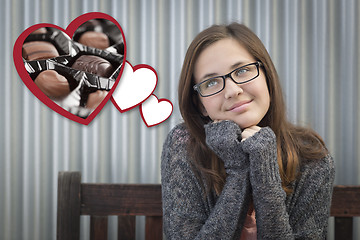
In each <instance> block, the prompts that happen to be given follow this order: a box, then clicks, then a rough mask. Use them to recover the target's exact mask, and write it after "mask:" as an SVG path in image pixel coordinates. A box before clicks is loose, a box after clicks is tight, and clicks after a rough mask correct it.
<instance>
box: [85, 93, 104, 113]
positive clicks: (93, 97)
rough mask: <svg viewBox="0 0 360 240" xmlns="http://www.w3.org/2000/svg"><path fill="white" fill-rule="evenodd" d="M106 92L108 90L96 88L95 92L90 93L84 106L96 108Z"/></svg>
mask: <svg viewBox="0 0 360 240" xmlns="http://www.w3.org/2000/svg"><path fill="white" fill-rule="evenodd" d="M107 94H108V92H107V91H105V90H97V91H96V92H93V93H90V94H89V96H88V100H87V103H86V108H91V109H95V108H97V106H99V104H100V103H101V102H102V100H104V98H105V97H106V95H107Z"/></svg>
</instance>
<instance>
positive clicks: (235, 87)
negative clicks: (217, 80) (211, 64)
mask: <svg viewBox="0 0 360 240" xmlns="http://www.w3.org/2000/svg"><path fill="white" fill-rule="evenodd" d="M224 91H225V98H226V99H227V98H232V97H235V96H237V95H239V94H241V93H243V92H244V90H243V89H242V88H241V85H240V84H236V83H235V82H234V81H233V80H232V79H231V78H227V79H225V88H224Z"/></svg>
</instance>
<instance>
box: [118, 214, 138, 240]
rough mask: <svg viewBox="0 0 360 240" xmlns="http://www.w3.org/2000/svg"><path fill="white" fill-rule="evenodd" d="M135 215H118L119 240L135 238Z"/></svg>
mask: <svg viewBox="0 0 360 240" xmlns="http://www.w3.org/2000/svg"><path fill="white" fill-rule="evenodd" d="M135 226H136V219H135V216H118V240H127V239H135Z"/></svg>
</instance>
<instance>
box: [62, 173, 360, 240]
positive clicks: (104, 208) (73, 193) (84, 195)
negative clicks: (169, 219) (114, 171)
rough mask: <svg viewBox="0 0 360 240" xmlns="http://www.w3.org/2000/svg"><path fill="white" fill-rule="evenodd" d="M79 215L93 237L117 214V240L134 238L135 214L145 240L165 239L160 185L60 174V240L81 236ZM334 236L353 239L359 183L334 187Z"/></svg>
mask: <svg viewBox="0 0 360 240" xmlns="http://www.w3.org/2000/svg"><path fill="white" fill-rule="evenodd" d="M80 215H90V238H91V239H101V240H103V239H107V234H108V233H107V229H108V228H107V223H108V218H107V217H108V216H109V215H115V216H118V239H135V231H136V230H135V216H141V215H143V216H146V217H145V239H147V240H150V239H156V240H159V239H162V237H163V236H162V205H161V185H160V184H90V183H81V174H80V173H79V172H60V173H59V176H58V207H57V239H58V240H72V239H74V240H75V239H76V240H78V239H80ZM331 216H332V217H335V223H334V225H335V239H336V240H340V239H341V240H342V239H353V217H355V216H360V186H335V187H334V192H333V198H332V205H331Z"/></svg>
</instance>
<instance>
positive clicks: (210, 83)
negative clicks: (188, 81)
mask: <svg viewBox="0 0 360 240" xmlns="http://www.w3.org/2000/svg"><path fill="white" fill-rule="evenodd" d="M218 84H219V80H218V79H210V80H209V81H207V82H205V88H212V87H215V86H217V85H218Z"/></svg>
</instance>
